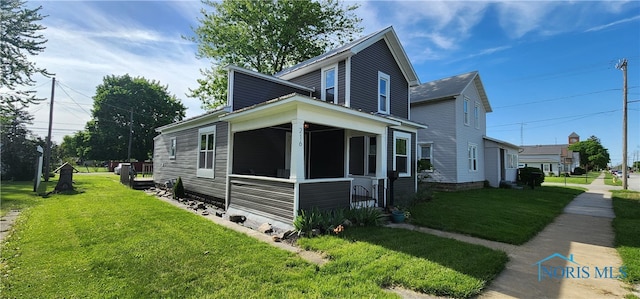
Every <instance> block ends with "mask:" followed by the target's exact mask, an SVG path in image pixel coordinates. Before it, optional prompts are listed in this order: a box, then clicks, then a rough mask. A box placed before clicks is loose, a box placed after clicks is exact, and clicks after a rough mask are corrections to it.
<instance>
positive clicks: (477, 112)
mask: <svg viewBox="0 0 640 299" xmlns="http://www.w3.org/2000/svg"><path fill="white" fill-rule="evenodd" d="M473 121H474V125H475V126H476V129H479V128H480V103H478V102H476V105H475V107H473Z"/></svg>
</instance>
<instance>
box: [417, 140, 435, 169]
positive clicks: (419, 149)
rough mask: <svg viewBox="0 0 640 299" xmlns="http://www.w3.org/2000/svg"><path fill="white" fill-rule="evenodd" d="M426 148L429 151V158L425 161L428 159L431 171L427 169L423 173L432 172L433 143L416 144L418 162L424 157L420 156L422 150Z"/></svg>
mask: <svg viewBox="0 0 640 299" xmlns="http://www.w3.org/2000/svg"><path fill="white" fill-rule="evenodd" d="M425 146H428V147H429V148H430V150H429V157H427V159H429V163H431V169H427V170H425V172H433V142H426V143H420V144H418V153H417V155H418V160H422V159H424V158H425V157H423V156H422V148H423V147H425Z"/></svg>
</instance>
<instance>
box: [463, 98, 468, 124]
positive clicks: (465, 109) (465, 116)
mask: <svg viewBox="0 0 640 299" xmlns="http://www.w3.org/2000/svg"><path fill="white" fill-rule="evenodd" d="M462 120H463V122H464V125H465V126H468V125H469V99H468V98H467V97H465V98H464V101H463V102H462Z"/></svg>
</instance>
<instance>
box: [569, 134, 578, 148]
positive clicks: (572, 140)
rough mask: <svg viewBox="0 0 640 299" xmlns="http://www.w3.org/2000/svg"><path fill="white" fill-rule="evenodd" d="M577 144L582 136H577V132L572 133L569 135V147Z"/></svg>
mask: <svg viewBox="0 0 640 299" xmlns="http://www.w3.org/2000/svg"><path fill="white" fill-rule="evenodd" d="M576 142H580V136H579V135H578V134H576V132H573V133H571V135H569V145H571V144H574V143H576Z"/></svg>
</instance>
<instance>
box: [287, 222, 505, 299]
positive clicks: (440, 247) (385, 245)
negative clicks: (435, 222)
mask: <svg viewBox="0 0 640 299" xmlns="http://www.w3.org/2000/svg"><path fill="white" fill-rule="evenodd" d="M298 243H299V244H301V245H302V246H304V247H305V248H307V249H312V250H317V251H322V252H325V253H326V254H327V255H328V256H329V257H330V258H331V259H332V262H330V263H329V264H327V265H326V266H324V267H323V268H322V270H321V271H322V272H325V273H326V274H327V275H330V276H334V275H346V276H348V277H350V279H351V280H353V281H366V280H373V281H375V283H376V284H379V285H382V286H392V285H400V286H403V287H405V288H409V289H413V290H415V291H419V292H423V293H429V294H434V295H439V296H451V297H458V298H467V297H471V296H474V295H477V294H478V293H480V291H481V290H482V289H483V288H484V287H485V286H486V285H487V284H488V282H490V281H491V280H492V279H493V278H494V277H495V276H496V275H497V274H498V273H500V271H502V269H504V266H505V264H506V262H507V260H508V258H507V255H506V254H505V253H504V252H500V251H495V250H492V249H488V248H486V247H482V246H479V245H472V244H467V243H463V242H460V241H456V240H452V239H445V238H440V237H436V236H433V235H428V234H423V233H419V232H414V231H408V230H402V229H391V228H379V227H362V228H349V229H347V230H346V231H345V232H344V234H343V235H341V236H339V237H337V236H323V237H319V238H311V239H307V238H305V239H300V240H298Z"/></svg>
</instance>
